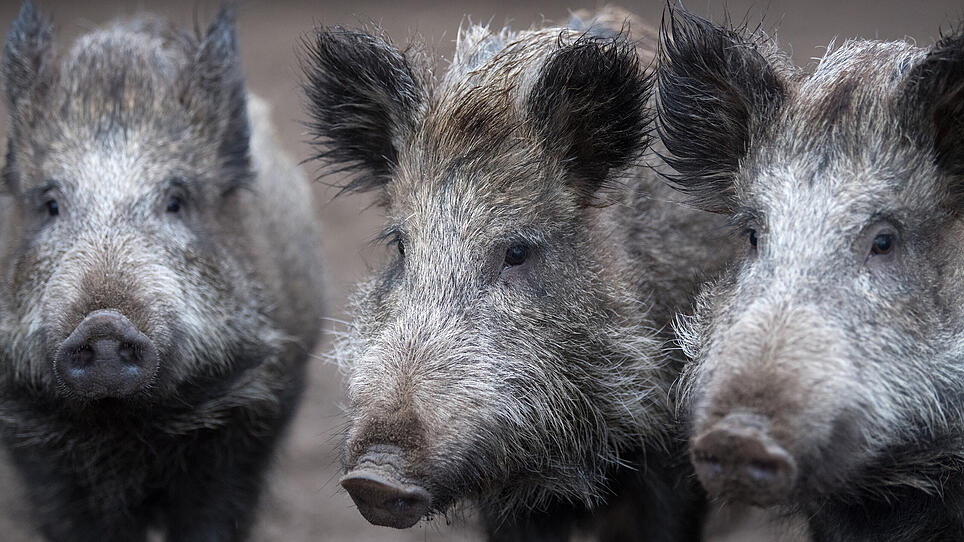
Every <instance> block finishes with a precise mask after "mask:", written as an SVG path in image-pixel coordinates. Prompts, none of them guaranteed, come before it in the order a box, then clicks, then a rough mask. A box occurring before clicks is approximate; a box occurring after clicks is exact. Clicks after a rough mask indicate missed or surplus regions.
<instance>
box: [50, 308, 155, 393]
mask: <svg viewBox="0 0 964 542" xmlns="http://www.w3.org/2000/svg"><path fill="white" fill-rule="evenodd" d="M158 362H159V357H158V353H157V348H155V347H154V344H153V343H152V342H151V340H150V339H148V338H147V336H146V335H144V334H143V333H142V332H141V331H140V330H138V329H137V327H136V326H134V324H132V323H131V321H130V320H128V319H127V318H125V317H124V316H123V315H122V314H120V313H119V312H117V311H113V310H98V311H94V312H92V313H90V314H89V315H87V317H86V318H84V320H83V321H82V322H81V323H80V324H79V325H78V326H77V327H76V328H74V331H73V332H72V333H71V334H70V335H69V336H68V337H67V339H66V340H65V341H64V342H63V344H61V345H60V348H59V349H58V350H57V354H56V356H55V357H54V366H55V371H56V373H57V377H58V378H59V379H60V380H61V381H62V382H63V383H64V385H65V386H66V387H67V388H69V389H70V390H71V391H73V392H74V393H77V394H78V395H80V396H82V397H85V398H87V399H101V398H105V397H117V398H119V397H127V396H130V395H133V394H134V393H136V392H138V391H140V390H142V389H144V388H145V387H146V386H147V385H148V383H150V381H151V379H153V377H154V374H155V373H156V372H157V367H158Z"/></svg>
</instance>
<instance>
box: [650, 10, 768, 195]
mask: <svg viewBox="0 0 964 542" xmlns="http://www.w3.org/2000/svg"><path fill="white" fill-rule="evenodd" d="M657 86H658V90H657V109H658V113H659V114H658V119H657V130H658V132H659V136H660V138H661V139H662V142H663V144H664V145H665V146H666V149H667V150H668V151H669V153H670V155H669V156H667V157H666V162H667V163H668V164H669V165H670V166H671V167H673V168H674V169H675V170H676V171H677V172H678V173H679V175H678V176H673V177H672V178H671V180H672V181H673V183H674V184H675V185H676V186H677V187H678V188H680V189H681V190H683V191H685V192H688V193H690V194H691V195H692V196H693V197H694V200H695V203H696V204H697V205H699V206H700V207H702V208H704V209H707V210H711V211H715V212H728V211H731V210H732V209H733V208H734V203H735V202H734V193H733V175H734V174H735V173H736V171H737V168H738V167H739V163H740V160H741V159H743V157H744V156H746V153H747V150H748V146H749V144H750V137H751V134H752V133H753V132H754V131H755V130H757V129H759V128H761V127H762V126H763V125H764V123H766V122H767V121H768V119H770V118H772V115H773V114H774V113H775V112H776V110H777V109H779V107H780V106H781V105H782V103H783V101H784V98H785V95H786V89H785V86H784V82H783V81H782V80H781V78H780V77H779V75H778V74H777V73H776V71H775V69H774V68H773V66H772V65H771V64H770V62H769V61H768V60H767V59H766V58H765V57H764V56H763V55H762V54H761V53H760V51H759V50H758V49H757V47H756V45H755V44H754V43H753V42H752V41H749V40H747V39H745V38H744V37H743V36H742V35H741V33H740V32H737V31H735V30H731V29H727V28H723V27H720V26H716V25H714V24H713V23H711V22H709V21H706V20H704V19H701V18H699V17H697V16H695V15H692V14H690V13H688V12H686V11H684V10H682V9H670V13H669V16H668V17H664V22H663V25H662V28H661V29H660V52H659V76H658V82H657Z"/></svg>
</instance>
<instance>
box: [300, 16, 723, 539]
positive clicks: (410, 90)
mask: <svg viewBox="0 0 964 542" xmlns="http://www.w3.org/2000/svg"><path fill="white" fill-rule="evenodd" d="M308 46H309V52H308V54H307V56H306V58H305V70H306V76H307V82H306V85H305V89H306V93H307V96H308V99H309V109H310V112H311V115H312V123H311V125H310V126H311V129H312V131H313V133H314V134H315V135H316V136H317V138H318V142H319V144H320V153H319V157H320V158H322V159H325V160H326V161H327V162H328V163H329V164H331V165H333V166H334V167H336V168H348V169H350V170H351V171H354V172H355V173H356V176H355V177H354V178H353V180H352V181H351V182H349V184H348V185H347V187H346V188H347V189H348V190H358V191H368V190H377V191H379V194H380V200H381V202H382V203H383V206H384V211H385V215H386V228H385V231H384V234H383V236H382V237H383V238H384V239H385V240H386V241H387V244H388V245H389V246H390V251H391V254H390V256H389V259H388V262H387V263H386V264H385V266H384V268H383V269H382V270H381V271H379V272H377V273H375V274H374V276H373V277H372V278H371V279H369V280H368V281H366V282H364V283H363V284H362V285H361V286H360V288H359V291H358V292H357V294H356V296H355V302H354V307H353V313H354V321H353V323H352V326H351V329H350V332H349V333H348V334H347V336H346V337H345V338H344V340H342V341H341V343H340V344H339V345H338V346H339V348H338V351H337V354H338V357H339V358H340V361H341V362H342V363H344V364H345V366H346V367H347V371H348V374H349V381H348V391H347V393H348V400H349V417H350V424H349V427H348V429H347V432H346V435H345V445H344V466H345V468H346V470H348V471H351V470H352V469H353V468H355V467H356V463H357V462H358V460H359V457H360V456H362V454H364V453H365V451H366V450H367V449H369V448H370V447H372V446H379V445H384V444H391V445H394V446H397V447H399V448H400V449H401V450H402V452H403V454H404V459H403V463H404V473H403V476H404V477H405V478H406V483H412V484H417V485H419V486H421V487H424V488H426V489H427V490H428V491H429V492H430V493H431V495H432V510H431V511H430V512H429V514H431V513H432V512H435V513H444V512H445V511H446V510H448V509H449V508H450V507H451V506H452V505H453V504H454V503H456V502H458V501H460V500H463V499H468V500H472V501H475V502H477V503H478V504H479V505H480V507H481V509H482V514H483V516H484V518H485V520H486V521H487V524H488V529H489V531H490V535H491V536H493V537H495V538H506V539H511V538H513V537H518V538H519V539H525V540H530V539H535V538H536V537H545V538H552V539H555V538H556V537H564V536H566V534H567V533H569V532H570V531H571V530H573V529H576V528H578V527H577V526H578V525H580V524H581V525H582V526H583V527H586V528H590V529H594V530H595V532H596V534H598V535H599V536H601V537H603V538H604V539H606V538H613V539H624V538H626V537H629V538H635V537H639V538H642V539H646V540H684V539H691V538H693V537H695V536H696V533H698V531H699V517H700V513H701V512H700V510H701V505H700V504H699V498H698V497H697V494H696V493H695V492H694V491H693V489H692V488H691V487H690V483H689V480H688V478H689V477H688V476H687V475H686V474H685V472H686V471H685V468H684V466H683V465H681V464H680V463H681V455H682V454H681V452H680V449H679V443H678V442H677V441H676V440H675V439H674V438H673V435H672V429H671V425H672V423H673V422H672V416H671V406H670V405H669V404H668V402H667V397H668V395H669V394H668V389H669V387H670V385H671V384H672V382H673V380H674V378H675V376H676V373H677V371H678V370H679V367H678V365H677V362H676V360H675V359H668V358H667V357H666V356H664V355H663V354H662V353H661V346H662V344H663V342H664V341H666V340H667V339H668V337H667V336H666V335H664V333H663V331H664V330H665V329H666V328H668V323H669V321H670V320H671V318H672V314H673V313H674V310H675V309H676V308H678V307H681V306H688V304H689V299H690V297H689V295H690V293H691V292H692V290H693V288H694V284H695V283H696V281H697V280H698V277H699V275H700V274H701V270H702V269H703V268H704V267H707V268H708V267H710V266H711V265H715V264H716V262H717V260H718V259H719V258H720V257H721V255H722V254H723V253H724V252H725V251H722V250H721V251H714V252H709V253H707V252H706V251H704V250H702V247H696V246H694V245H693V243H692V241H689V244H687V240H692V239H698V238H700V236H702V235H705V234H707V231H708V229H709V226H708V224H709V223H710V222H711V221H712V220H715V219H713V218H712V217H711V216H710V215H708V214H706V213H699V212H697V211H693V210H690V209H687V208H685V207H682V206H679V205H677V204H676V203H674V202H673V199H674V196H675V195H674V194H673V193H672V191H671V190H669V189H667V188H665V187H663V186H662V185H661V183H659V182H657V181H656V177H655V175H654V174H653V173H652V172H650V171H649V170H646V169H642V168H637V167H634V165H635V164H636V162H637V159H638V158H639V155H640V154H641V152H642V151H643V150H644V149H645V147H646V143H647V139H648V138H647V131H648V129H649V128H648V127H649V125H650V120H651V118H650V113H649V112H650V111H651V109H650V108H649V107H648V106H647V99H648V96H649V91H650V78H649V76H648V75H647V74H646V71H645V70H644V68H643V67H642V66H641V64H640V61H639V59H638V58H637V56H636V51H635V49H634V46H633V43H632V42H630V41H629V40H627V39H626V37H625V36H615V37H613V36H612V35H610V36H609V37H599V36H594V35H589V34H583V33H581V32H577V31H573V30H568V29H566V30H563V29H558V28H557V29H546V30H533V31H526V32H520V33H514V32H510V31H508V30H503V31H500V32H493V31H490V30H489V29H487V28H484V27H470V28H468V29H464V30H463V31H461V32H460V34H459V39H458V45H457V50H456V53H455V56H454V58H453V61H452V63H451V66H450V67H449V68H448V69H447V71H446V72H445V73H443V74H441V77H440V78H438V79H436V77H435V72H433V70H432V65H431V63H430V62H429V60H428V59H426V57H425V55H424V54H423V53H422V49H420V48H418V47H410V48H409V49H407V50H405V51H401V50H399V49H397V48H396V47H394V46H393V45H392V44H391V43H390V42H389V41H388V39H387V38H385V37H384V36H381V35H377V34H376V35H373V34H368V33H365V32H357V31H351V30H346V29H343V28H338V27H336V28H326V29H321V30H318V31H317V32H316V34H315V36H314V38H313V39H312V40H311V41H310V43H308ZM511 247H523V248H524V249H525V250H526V251H527V257H526V258H524V261H522V262H521V263H518V262H516V263H514V264H513V263H510V262H509V261H507V251H508V250H509V249H510V248H511ZM604 503H605V505H604ZM593 511H594V512H593ZM589 513H594V514H595V516H594V517H593V518H589V517H588V516H587V514H589Z"/></svg>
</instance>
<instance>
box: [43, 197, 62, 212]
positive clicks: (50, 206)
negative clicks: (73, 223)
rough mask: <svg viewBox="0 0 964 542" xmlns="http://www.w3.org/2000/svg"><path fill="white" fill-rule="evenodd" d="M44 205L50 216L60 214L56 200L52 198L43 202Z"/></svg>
mask: <svg viewBox="0 0 964 542" xmlns="http://www.w3.org/2000/svg"><path fill="white" fill-rule="evenodd" d="M44 206H45V207H46V208H47V214H49V215H50V216H57V215H59V214H60V204H58V203H57V200H55V199H52V200H50V201H48V202H47V203H45V204H44Z"/></svg>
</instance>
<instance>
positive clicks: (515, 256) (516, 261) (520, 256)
mask: <svg viewBox="0 0 964 542" xmlns="http://www.w3.org/2000/svg"><path fill="white" fill-rule="evenodd" d="M528 257H529V249H528V248H527V247H526V246H525V245H512V246H511V247H509V249H508V250H506V251H505V264H506V265H509V266H512V265H522V264H523V263H524V262H525V261H526V258H528Z"/></svg>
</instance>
